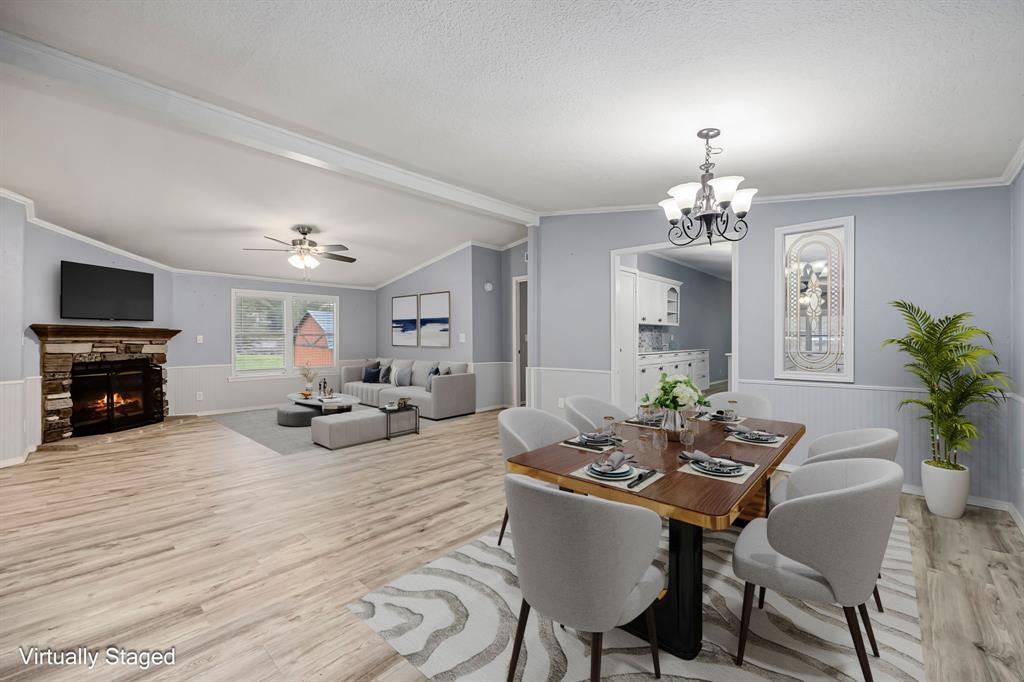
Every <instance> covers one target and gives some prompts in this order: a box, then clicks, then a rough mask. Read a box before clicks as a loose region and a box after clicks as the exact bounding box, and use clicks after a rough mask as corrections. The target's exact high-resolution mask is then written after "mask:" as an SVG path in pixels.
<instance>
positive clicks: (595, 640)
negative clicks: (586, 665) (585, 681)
mask: <svg viewBox="0 0 1024 682" xmlns="http://www.w3.org/2000/svg"><path fill="white" fill-rule="evenodd" d="M603 640H604V633H603V632H595V633H593V634H592V635H591V636H590V682H601V654H602V652H603V649H602V647H603Z"/></svg>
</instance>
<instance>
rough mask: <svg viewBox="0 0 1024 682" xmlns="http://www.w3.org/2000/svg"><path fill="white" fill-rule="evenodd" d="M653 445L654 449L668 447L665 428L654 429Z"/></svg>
mask: <svg viewBox="0 0 1024 682" xmlns="http://www.w3.org/2000/svg"><path fill="white" fill-rule="evenodd" d="M653 446H654V449H655V450H664V449H665V448H667V447H668V432H666V431H665V429H656V430H655V431H654V438H653Z"/></svg>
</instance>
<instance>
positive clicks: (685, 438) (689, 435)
mask: <svg viewBox="0 0 1024 682" xmlns="http://www.w3.org/2000/svg"><path fill="white" fill-rule="evenodd" d="M695 435H696V434H695V433H694V432H693V429H688V428H684V429H683V430H682V431H680V432H679V444H680V445H682V446H683V451H684V452H693V442H694V437H695Z"/></svg>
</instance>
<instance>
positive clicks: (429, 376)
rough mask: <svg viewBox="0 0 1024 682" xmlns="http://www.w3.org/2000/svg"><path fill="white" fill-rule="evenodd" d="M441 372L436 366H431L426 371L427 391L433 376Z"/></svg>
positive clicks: (432, 381)
mask: <svg viewBox="0 0 1024 682" xmlns="http://www.w3.org/2000/svg"><path fill="white" fill-rule="evenodd" d="M440 373H441V370H439V369H438V368H437V367H431V368H430V372H428V373H427V393H430V385H431V384H433V383H434V377H435V376H437V375H438V374H440Z"/></svg>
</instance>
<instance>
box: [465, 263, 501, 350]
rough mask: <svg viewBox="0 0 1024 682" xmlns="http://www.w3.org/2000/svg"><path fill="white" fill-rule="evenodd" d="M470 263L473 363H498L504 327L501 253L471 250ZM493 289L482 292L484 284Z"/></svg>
mask: <svg viewBox="0 0 1024 682" xmlns="http://www.w3.org/2000/svg"><path fill="white" fill-rule="evenodd" d="M470 248H471V249H472V259H473V282H472V289H471V292H472V296H473V362H500V361H501V359H502V358H501V348H502V344H501V342H502V338H503V337H504V333H503V330H504V325H503V324H502V305H501V304H502V298H503V296H504V290H505V283H504V281H503V280H502V277H501V260H502V258H501V255H502V254H501V252H500V251H494V250H493V249H487V248H484V247H481V246H472V247H470ZM485 282H490V283H491V284H492V285H493V287H494V288H493V289H492V290H491V291H484V283H485Z"/></svg>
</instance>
